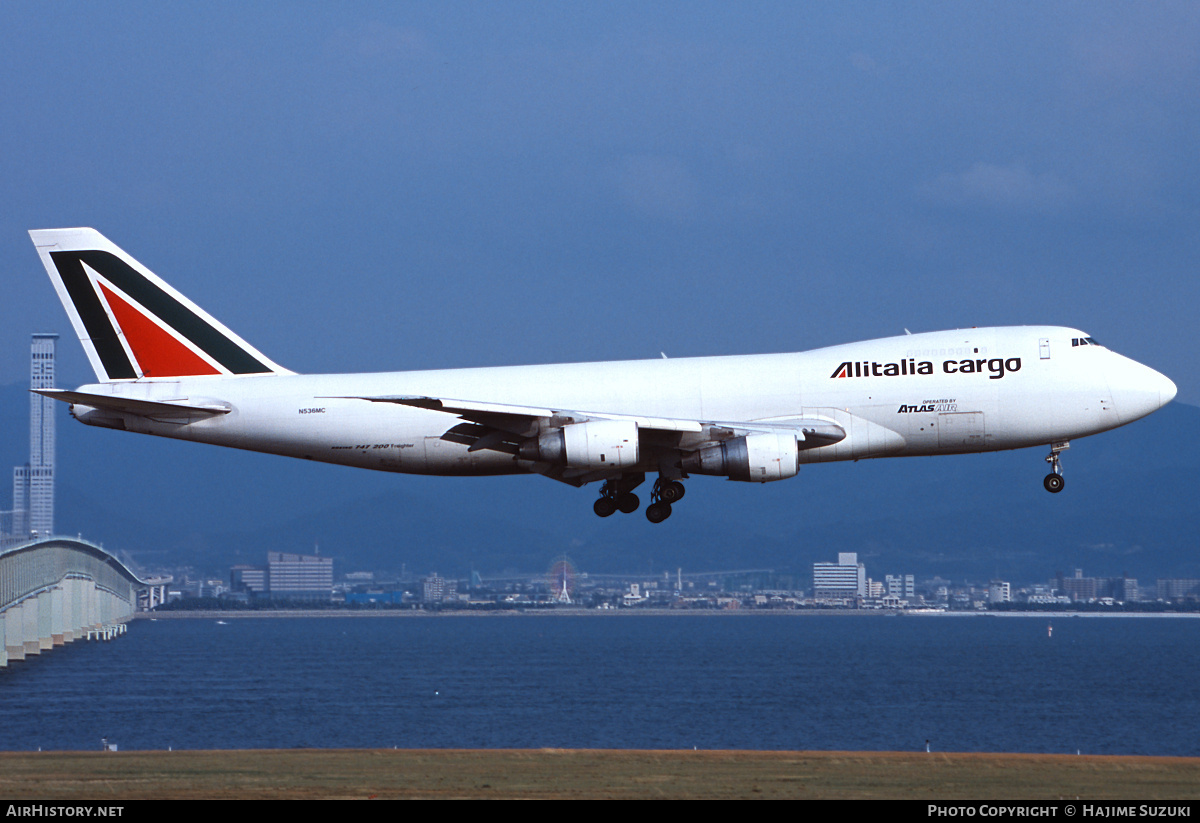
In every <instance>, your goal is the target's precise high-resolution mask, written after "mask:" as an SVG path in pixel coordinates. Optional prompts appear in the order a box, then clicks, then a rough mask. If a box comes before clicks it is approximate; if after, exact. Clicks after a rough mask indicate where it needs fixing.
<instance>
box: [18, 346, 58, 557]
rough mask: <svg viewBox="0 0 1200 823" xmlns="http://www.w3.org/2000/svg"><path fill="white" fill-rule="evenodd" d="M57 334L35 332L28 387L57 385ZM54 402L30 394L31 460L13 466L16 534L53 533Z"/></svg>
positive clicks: (44, 387)
mask: <svg viewBox="0 0 1200 823" xmlns="http://www.w3.org/2000/svg"><path fill="white" fill-rule="evenodd" d="M57 341H58V335H57V334H35V335H34V336H33V342H32V344H31V345H30V358H29V387H30V388H31V389H52V388H54V349H55V344H56V342H57ZM54 406H55V401H53V400H51V399H50V398H49V397H42V396H41V395H40V394H32V393H31V394H30V395H29V462H28V463H26V464H25V465H24V466H17V467H15V468H14V469H13V518H12V519H13V523H12V532H13V534H14V535H17V536H25V535H32V534H37V535H38V536H39V537H47V536H49V535H51V534H54Z"/></svg>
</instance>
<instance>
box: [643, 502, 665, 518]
mask: <svg viewBox="0 0 1200 823" xmlns="http://www.w3.org/2000/svg"><path fill="white" fill-rule="evenodd" d="M670 516H671V504H670V503H661V502H660V503H651V504H650V505H649V506H647V507H646V519H647V520H649V521H650V522H651V523H661V522H663V521H664V520H666V519H667V518H668V517H670Z"/></svg>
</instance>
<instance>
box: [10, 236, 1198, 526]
mask: <svg viewBox="0 0 1200 823" xmlns="http://www.w3.org/2000/svg"><path fill="white" fill-rule="evenodd" d="M29 234H30V236H31V238H32V239H33V243H34V246H35V247H36V248H37V252H38V255H39V256H40V258H41V261H42V263H43V265H44V266H45V267H46V271H47V273H48V274H49V275H50V279H51V281H52V282H53V283H54V287H55V290H56V291H57V292H58V296H59V298H60V299H61V300H62V304H63V306H64V308H65V309H66V311H67V314H68V315H69V316H70V318H71V323H72V325H73V326H74V329H75V332H76V334H77V335H78V337H79V340H80V342H81V343H82V344H83V347H84V349H85V351H86V352H87V356H88V360H89V361H90V362H91V365H92V367H93V369H94V370H95V372H96V379H97V381H98V382H96V383H94V384H89V385H84V386H80V387H79V388H78V389H75V390H74V391H70V390H66V389H39V390H36V391H37V392H38V393H39V394H42V395H45V396H47V397H52V398H55V399H58V400H61V401H64V402H66V403H69V404H70V407H71V414H72V415H73V416H74V417H75V419H76V420H79V421H80V422H82V423H86V424H88V425H91V426H102V427H106V428H112V429H121V430H124V431H131V432H139V433H142V434H153V435H158V436H161V437H173V438H177V439H182V440H194V441H197V442H201V443H211V444H215V445H219V446H230V447H233V448H239V449H247V450H250V451H257V452H266V453H269V454H279V455H286V456H291V457H298V458H303V459H305V460H316V461H321V462H325V463H337V464H342V465H347V466H357V467H361V468H366V469H376V470H379V471H389V472H404V473H410V474H430V475H502V474H540V475H544V476H546V477H550V478H552V479H554V480H558V481H561V482H563V483H567V484H570V485H572V486H583V485H585V484H587V483H592V482H599V483H600V484H601V486H600V496H599V498H598V499H597V500H596V501H595V503H594V506H593V508H594V510H595V513H596V514H597V515H599V516H600V517H608V516H610V515H612V514H613V513H615V512H618V511H619V512H622V513H626V514H628V513H631V512H633V511H636V510H637V509H638V507H639V506H640V502H641V501H640V500H639V499H638V496H637V495H636V494H634V489H636V488H637V487H638V486H640V485H641V484H642V483H643V482H644V481H645V479H646V475H647V474H652V473H656V474H657V475H658V477H657V479H656V480H655V481H654V483H653V486H652V490H651V492H650V503H649V505H648V506H647V507H646V509H645V513H646V517H647V519H648V520H650V522H652V523H661V522H662V521H664V520H666V519H667V518H668V517H669V516H670V515H671V510H672V506H673V505H674V504H676V503H678V502H679V501H680V500H681V499H682V498H683V496H684V491H685V488H684V485H683V482H682V481H683V480H685V479H688V478H689V477H690V476H691V475H712V476H718V477H726V478H728V479H729V480H738V481H743V482H753V483H767V482H772V481H776V480H783V479H786V478H789V477H794V476H795V475H796V474H797V473H798V471H799V469H800V466H801V465H803V464H806V463H822V462H827V461H835V460H862V459H865V458H879V457H906V456H913V455H937V454H964V453H974V452H987V451H999V450H1004V449H1018V448H1025V447H1033V446H1043V447H1045V446H1048V447H1049V449H1050V453H1049V455H1048V456H1047V457H1046V458H1045V459H1046V462H1047V463H1049V464H1050V473H1049V474H1047V475H1046V477H1045V479H1044V481H1043V485H1044V486H1045V488H1046V490H1047V491H1050V492H1054V493H1057V492H1061V491H1062V490H1063V486H1064V483H1065V481H1064V479H1063V472H1062V466H1061V460H1060V458H1061V453H1062V452H1063V451H1064V450H1066V449H1067V448H1069V446H1070V441H1071V440H1073V439H1076V438H1080V437H1084V436H1087V435H1091V434H1097V433H1099V432H1103V431H1107V430H1109V429H1114V428H1116V427H1118V426H1123V425H1125V424H1127V423H1131V422H1133V421H1134V420H1137V419H1139V418H1141V417H1144V416H1146V415H1148V414H1150V413H1151V412H1153V411H1155V410H1157V409H1160V408H1162V407H1163V406H1165V405H1166V404H1167V403H1169V402H1171V400H1172V399H1173V398H1174V397H1175V392H1176V387H1175V384H1174V383H1172V382H1171V380H1169V379H1168V378H1167V377H1165V376H1164V375H1162V374H1160V373H1158V372H1157V371H1155V370H1153V369H1151V368H1149V367H1148V366H1144V365H1142V364H1141V363H1138V362H1135V361H1133V360H1131V359H1129V358H1127V357H1123V356H1122V355H1120V354H1117V353H1116V352H1113V351H1110V350H1109V349H1108V348H1106V347H1105V346H1102V345H1100V344H1099V343H1098V342H1097V341H1096V339H1095V338H1093V337H1092V336H1090V335H1088V334H1087V333H1085V332H1083V331H1079V330H1077V329H1072V328H1063V327H1057V326H1017V327H997V328H971V329H958V330H952V331H937V332H925V333H918V334H905V335H902V336H896V337H889V338H882V339H878V340H869V341H865V342H860V343H850V344H845V345H837V346H830V347H828V348H821V349H815V350H812V351H806V352H799V353H793V354H763V355H744V356H724V357H696V358H678V359H668V358H666V356H665V355H664V356H663V357H662V358H661V359H649V360H637V361H626V362H597V363H570V364H559V365H534V366H506V367H495V368H474V369H453V370H431V371H409V372H390V373H376V374H320V375H317V374H312V375H310V374H296V373H294V372H292V371H289V370H288V369H285V368H283V367H282V366H280V365H278V364H276V363H275V362H274V361H272V360H271V359H269V358H268V357H266V356H265V355H263V354H262V353H261V352H259V351H258V350H257V349H256V348H254V347H253V346H251V345H250V344H249V343H247V342H245V341H244V340H243V339H242V338H241V337H239V336H238V335H236V334H235V333H233V332H232V331H230V330H229V329H228V328H226V327H225V326H224V325H222V324H221V323H220V322H218V321H217V320H216V319H214V318H213V317H211V316H210V315H209V314H208V313H206V312H205V311H204V310H203V309H201V308H200V307H199V306H197V305H196V304H195V303H193V302H192V301H191V300H189V299H188V298H186V297H184V296H183V295H182V294H180V293H179V292H178V291H176V290H175V289H174V288H172V287H171V286H169V285H168V284H167V283H166V282H164V281H163V280H161V279H160V278H159V277H157V276H156V275H155V274H153V273H152V272H151V271H149V270H148V269H147V268H146V267H144V266H143V265H141V264H140V263H138V262H137V261H136V260H134V259H133V258H132V257H130V256H129V255H128V254H126V253H125V252H124V251H122V250H121V249H120V248H118V247H117V246H116V245H114V244H113V243H112V242H110V241H109V240H108V239H106V238H105V237H104V236H103V235H101V234H100V233H99V232H97V231H96V230H95V229H90V228H70V229H44V230H34V231H30V233H29Z"/></svg>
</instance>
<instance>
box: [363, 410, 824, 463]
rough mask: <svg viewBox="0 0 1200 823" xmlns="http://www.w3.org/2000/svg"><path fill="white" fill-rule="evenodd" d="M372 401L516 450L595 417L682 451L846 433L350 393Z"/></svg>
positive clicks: (645, 442)
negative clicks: (749, 439) (770, 436)
mask: <svg viewBox="0 0 1200 823" xmlns="http://www.w3.org/2000/svg"><path fill="white" fill-rule="evenodd" d="M344 399H357V400H367V401H370V402H372V403H395V404H398V405H401V406H409V407H411V408H417V409H429V410H431V411H439V412H445V413H446V414H452V415H455V416H457V417H459V418H460V419H462V420H463V421H465V422H464V423H463V424H461V425H458V426H455V427H454V428H452V429H450V430H449V431H448V432H446V434H444V435H443V436H442V439H443V440H449V441H451V442H456V443H461V444H463V445H466V446H467V447H468V451H477V450H479V449H492V450H495V451H500V452H505V453H507V454H513V455H515V454H517V453H518V452H519V450H520V447H521V443H522V442H523V441H526V440H528V439H530V438H534V437H537V436H538V435H539V434H541V433H543V432H546V431H549V430H552V429H558V428H562V427H564V426H571V425H574V424H577V423H586V422H588V421H599V420H619V421H627V422H631V423H635V424H637V429H638V436H639V439H640V440H641V441H642V446H643V448H646V447H649V448H655V447H657V448H658V449H660V450H667V451H674V452H677V453H688V452H693V451H696V450H698V449H702V448H705V447H708V446H712V445H715V444H718V443H720V442H722V441H725V440H732V439H734V438H737V437H745V436H746V435H749V434H762V433H779V434H784V433H786V434H793V435H795V437H796V443H797V446H798V447H799V448H800V449H813V448H817V447H820V446H827V445H829V444H831V443H836V442H838V441H840V440H842V439H844V438H845V437H846V430H845V429H843V428H842V427H841V426H839V425H838V424H837V423H836V422H834V421H832V420H829V419H827V418H821V417H793V418H786V419H772V420H758V421H736V422H724V421H706V420H689V419H679V418H670V417H651V416H644V415H635V414H613V413H609V412H592V411H579V410H572V409H554V408H548V407H540V406H516V405H510V404H505V403H488V402H481V401H475V400H452V399H449V398H443V397H422V396H417V395H385V396H376V397H367V396H360V397H355V398H344ZM535 470H537V471H538V472H539V473H541V474H545V475H546V476H547V477H552V478H554V479H555V480H561V481H563V482H565V483H570V484H571V485H582V484H583V483H587V482H590V481H592V480H599V479H603V478H605V477H608V476H611V475H612V474H613V472H612V471H610V470H601V471H590V472H589V471H579V470H575V469H571V468H568V467H564V466H557V465H554V464H546V465H545V466H540V465H535Z"/></svg>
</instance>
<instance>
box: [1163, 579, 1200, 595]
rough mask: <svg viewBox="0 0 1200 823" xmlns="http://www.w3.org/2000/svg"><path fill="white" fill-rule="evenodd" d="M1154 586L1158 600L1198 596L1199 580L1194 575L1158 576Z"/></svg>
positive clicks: (1199, 589) (1199, 591)
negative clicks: (1189, 576)
mask: <svg viewBox="0 0 1200 823" xmlns="http://www.w3.org/2000/svg"><path fill="white" fill-rule="evenodd" d="M1155 588H1156V590H1157V595H1158V599H1159V600H1184V599H1190V600H1195V599H1197V598H1200V580H1197V579H1196V578H1194V577H1192V578H1188V577H1175V578H1159V580H1158V582H1157V585H1156V587H1155Z"/></svg>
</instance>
